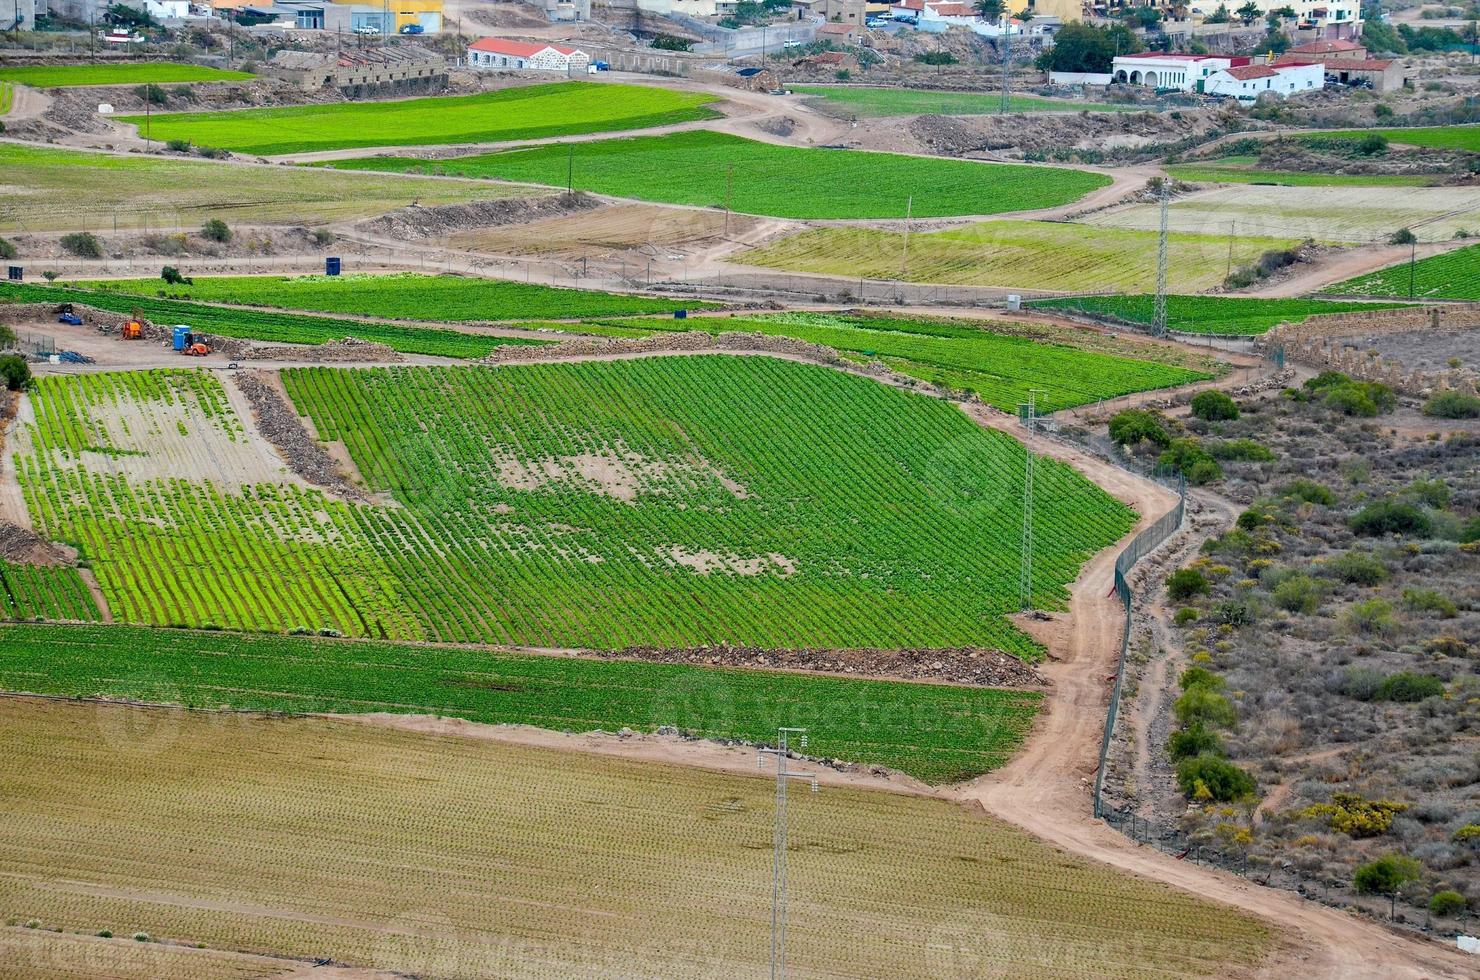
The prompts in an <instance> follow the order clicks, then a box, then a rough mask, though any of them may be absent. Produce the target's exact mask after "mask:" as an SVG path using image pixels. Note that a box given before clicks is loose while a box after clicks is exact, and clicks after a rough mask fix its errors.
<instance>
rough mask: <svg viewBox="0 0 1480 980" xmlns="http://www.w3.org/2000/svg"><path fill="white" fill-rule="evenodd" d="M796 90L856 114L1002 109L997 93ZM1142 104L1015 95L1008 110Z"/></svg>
mask: <svg viewBox="0 0 1480 980" xmlns="http://www.w3.org/2000/svg"><path fill="white" fill-rule="evenodd" d="M790 88H791V90H792V91H793V92H797V93H799V94H801V95H811V96H816V101H817V103H818V105H819V107H820V108H821V109H822V110H823V111H824V112H831V113H833V114H835V115H838V114H841V115H856V116H916V115H923V114H926V113H930V114H935V115H941V116H985V115H996V114H997V113H999V112H1001V111H1002V96H1001V95H999V94H998V93H996V92H940V91H933V90H925V89H907V88H869V87H867V86H864V85H793V86H790ZM1139 109H1140V107H1139V106H1133V105H1118V104H1116V103H1112V102H1076V101H1073V100H1071V99H1045V98H1041V97H1038V96H1033V95H1014V96H1012V97H1011V98H1010V99H1009V100H1008V111H1009V112H1136V111H1138V110H1139Z"/></svg>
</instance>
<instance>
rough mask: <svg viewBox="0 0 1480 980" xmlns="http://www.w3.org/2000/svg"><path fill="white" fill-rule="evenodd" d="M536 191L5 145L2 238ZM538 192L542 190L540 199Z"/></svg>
mask: <svg viewBox="0 0 1480 980" xmlns="http://www.w3.org/2000/svg"><path fill="white" fill-rule="evenodd" d="M529 193H530V191H529V189H527V188H523V189H517V188H510V187H500V186H497V185H493V184H486V183H485V184H478V183H472V182H467V183H464V182H461V181H450V180H443V181H425V180H407V179H405V178H400V177H374V176H370V175H366V174H335V173H326V172H324V171H322V170H316V169H315V170H310V169H304V168H289V167H270V168H269V167H251V168H246V167H242V166H240V165H234V164H226V163H212V162H209V161H205V160H185V159H176V158H169V157H138V156H115V155H112V154H107V153H89V152H84V151H81V150H58V149H53V148H50V147H41V146H29V145H25V144H21V143H3V142H0V231H32V232H37V231H79V230H88V231H93V232H97V233H99V234H101V233H103V232H105V231H110V230H112V229H113V228H114V227H117V228H119V229H129V230H138V229H152V230H157V231H172V230H174V229H176V228H185V229H191V230H194V229H198V228H199V227H200V226H201V223H202V222H203V221H205V220H206V219H207V218H210V217H220V218H225V219H226V220H228V221H230V222H231V223H232V224H233V225H235V224H254V223H255V224H279V225H315V224H323V223H328V222H334V221H341V220H348V219H352V218H366V217H370V216H372V215H377V214H384V213H385V212H386V211H390V210H393V209H395V208H399V207H405V206H406V205H408V204H410V203H412V202H413V201H419V202H420V203H422V204H423V205H428V206H430V205H433V204H464V203H467V202H469V201H481V200H490V199H496V198H506V197H514V196H528V195H529ZM536 193H538V192H536Z"/></svg>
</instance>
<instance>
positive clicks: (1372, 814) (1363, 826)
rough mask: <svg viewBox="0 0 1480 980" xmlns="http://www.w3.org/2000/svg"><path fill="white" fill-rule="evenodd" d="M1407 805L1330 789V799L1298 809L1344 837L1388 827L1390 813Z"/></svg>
mask: <svg viewBox="0 0 1480 980" xmlns="http://www.w3.org/2000/svg"><path fill="white" fill-rule="evenodd" d="M1407 809H1408V804H1407V803H1397V802H1394V801H1393V800H1369V799H1366V798H1365V797H1363V796H1360V795H1358V794H1356V793H1332V794H1331V802H1330V803H1316V804H1314V805H1313V806H1308V807H1306V808H1305V809H1304V810H1301V811H1300V816H1301V818H1302V819H1305V820H1325V821H1326V824H1327V826H1329V827H1330V828H1331V829H1332V830H1334V831H1336V832H1337V833H1338V834H1346V835H1347V836H1348V837H1377V836H1379V835H1381V834H1385V833H1387V832H1388V831H1389V830H1391V829H1392V826H1393V817H1395V816H1397V815H1398V814H1400V813H1402V812H1403V811H1404V810H1407Z"/></svg>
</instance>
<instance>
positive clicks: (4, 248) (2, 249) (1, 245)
mask: <svg viewBox="0 0 1480 980" xmlns="http://www.w3.org/2000/svg"><path fill="white" fill-rule="evenodd" d="M19 254H20V253H19V252H17V251H16V248H15V243H14V242H8V241H6V240H5V239H3V238H0V259H13V258H15V257H16V256H17V255H19Z"/></svg>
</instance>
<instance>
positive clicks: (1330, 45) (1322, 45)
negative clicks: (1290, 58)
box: [1290, 38, 1362, 54]
mask: <svg viewBox="0 0 1480 980" xmlns="http://www.w3.org/2000/svg"><path fill="white" fill-rule="evenodd" d="M1361 47H1362V45H1360V44H1357V43H1355V42H1353V41H1343V40H1341V39H1339V38H1338V39H1335V40H1330V41H1311V42H1310V43H1309V44H1301V45H1297V46H1295V47H1293V48H1291V49H1290V53H1291V54H1332V53H1334V52H1337V51H1356V50H1357V49H1358V48H1361Z"/></svg>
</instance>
